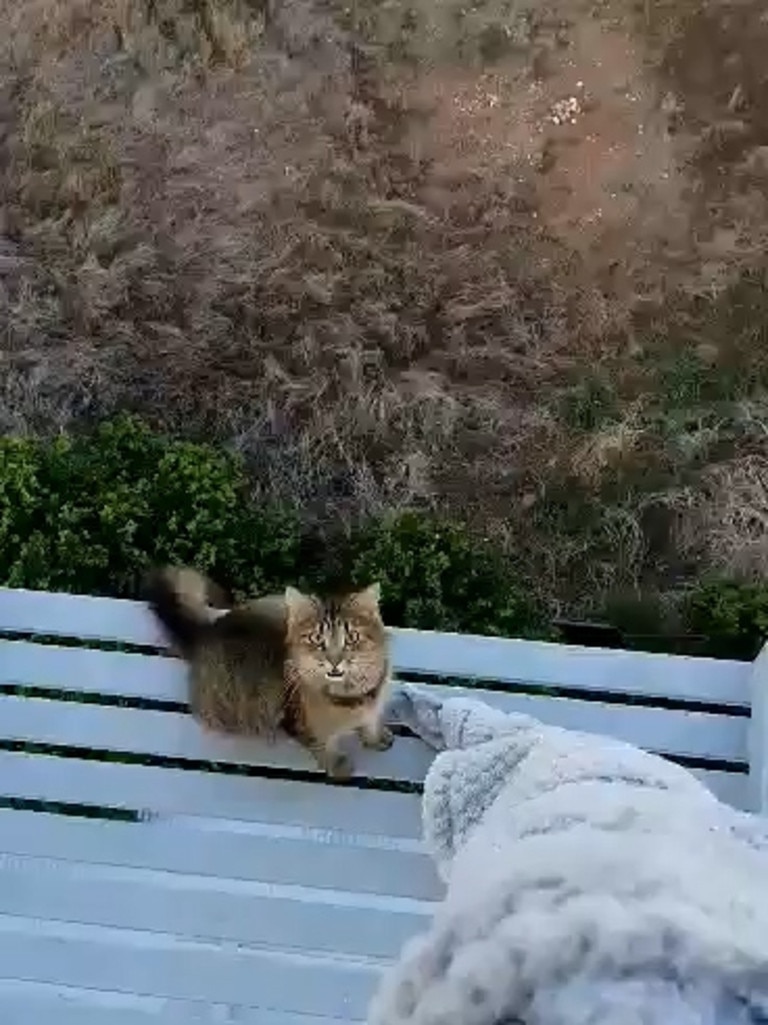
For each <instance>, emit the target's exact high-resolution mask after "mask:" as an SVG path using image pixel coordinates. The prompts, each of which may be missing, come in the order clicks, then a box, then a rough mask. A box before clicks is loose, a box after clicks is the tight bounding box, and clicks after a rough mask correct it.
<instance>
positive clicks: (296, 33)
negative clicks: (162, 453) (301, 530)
mask: <svg viewBox="0 0 768 1025" xmlns="http://www.w3.org/2000/svg"><path fill="white" fill-rule="evenodd" d="M0 17H2V24H3V25H4V33H3V37H2V40H0V127H1V128H2V132H1V133H0V152H1V154H2V161H1V162H0V167H1V168H2V177H1V179H0V187H1V189H2V218H1V221H2V222H1V223H0V306H1V309H2V312H1V314H0V316H1V317H2V323H3V327H4V332H3V344H2V351H1V356H2V358H1V360H0V387H1V389H2V390H1V391H0V429H2V431H3V432H4V433H13V434H22V435H33V436H43V437H46V436H51V435H55V434H58V433H59V432H61V431H62V430H77V429H79V428H80V427H81V426H88V425H91V424H93V423H95V422H97V421H100V420H102V419H103V418H105V417H110V416H112V415H114V414H115V413H116V412H118V411H123V410H130V411H135V412H139V413H141V414H142V415H143V416H145V417H147V418H148V419H149V421H150V422H151V423H154V424H156V425H157V426H158V427H162V428H163V429H167V430H169V431H171V432H173V433H175V434H181V435H188V436H191V437H198V438H201V437H202V438H206V439H208V440H212V441H215V442H217V443H221V444H222V445H225V446H229V447H234V448H235V449H237V450H238V451H239V452H242V453H243V454H244V455H245V457H246V459H247V461H248V465H249V468H250V473H251V480H252V482H253V487H254V489H255V496H256V499H257V501H264V502H265V503H269V504H289V505H292V506H295V507H296V508H297V509H298V510H299V511H300V515H301V517H302V518H303V520H304V521H305V522H306V523H308V524H311V525H312V526H313V528H314V529H317V530H318V531H319V532H320V534H321V535H322V534H323V533H324V532H334V531H336V530H337V529H338V528H339V526H341V527H342V528H344V529H347V528H350V527H352V526H354V525H355V524H356V523H359V522H361V521H363V520H369V519H371V518H377V517H383V516H385V515H387V514H391V513H397V512H399V511H402V510H404V509H410V508H416V509H420V510H426V511H430V510H432V511H435V512H439V513H447V514H448V515H451V516H456V517H460V518H461V519H463V520H464V521H466V522H467V523H468V524H469V526H470V529H471V530H472V531H475V532H476V533H477V535H478V536H480V537H484V538H490V539H491V540H492V541H493V543H494V544H495V545H499V546H501V547H502V548H503V549H504V551H505V552H506V553H507V554H508V555H509V556H510V557H511V558H513V559H514V562H515V565H516V567H517V570H518V572H519V575H520V578H521V579H522V580H524V581H525V582H526V586H528V587H531V588H532V590H533V591H534V592H535V596H536V598H537V599H538V600H539V601H540V602H542V603H543V604H544V605H545V606H546V608H547V609H548V610H549V611H550V613H551V614H552V615H563V614H565V615H569V616H572V617H577V616H587V615H608V616H609V618H613V619H615V620H617V621H620V620H621V619H622V616H624V618H626V617H627V616H630V618H632V617H633V616H634V617H635V622H637V615H641V614H640V613H639V612H637V608H640V607H644V608H647V607H650V606H649V605H648V603H649V602H650V605H653V606H654V607H655V604H658V603H659V602H660V603H661V606H662V608H667V607H671V606H673V605H674V603H675V600H676V597H677V596H678V595H679V594H680V593H681V592H682V591H683V590H685V588H686V587H688V586H689V585H690V583H691V581H693V580H697V579H698V580H700V579H705V578H706V577H707V576H708V574H710V573H714V574H721V575H722V574H724V575H726V576H728V577H731V578H735V579H739V580H740V579H747V580H755V579H757V580H759V579H761V578H763V577H764V575H765V572H766V569H768V338H767V337H766V312H767V311H768V291H767V290H766V277H765V271H766V259H765V247H766V234H767V231H768V205H767V200H768V88H767V84H768V83H767V81H766V80H767V79H768V65H767V64H766V62H765V53H766V52H767V51H768V19H766V16H765V13H764V5H762V4H760V3H758V2H753V0H745V2H741V3H726V2H723V0H712V2H710V3H707V4H703V3H699V2H692V0H678V2H674V3H673V2H667V0H645V2H638V3H629V2H627V0H610V2H605V3H598V4H592V3H585V2H583V0H555V2H553V3H549V4H544V3H536V4H526V3H524V2H522V0H441V2H439V3H437V2H434V0H433V2H431V3H428V2H426V0H386V2H383V3H382V2H373V0H357V2H352V3H345V2H344V0H326V2H323V0H271V2H264V0H130V2H129V0H25V2H24V3H22V4H19V3H18V2H15V0H0ZM644 603H645V604H644ZM627 609H633V610H634V611H632V612H631V613H629V612H627V611H626V610H627ZM641 618H642V615H641Z"/></svg>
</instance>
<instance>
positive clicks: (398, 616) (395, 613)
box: [349, 513, 544, 637]
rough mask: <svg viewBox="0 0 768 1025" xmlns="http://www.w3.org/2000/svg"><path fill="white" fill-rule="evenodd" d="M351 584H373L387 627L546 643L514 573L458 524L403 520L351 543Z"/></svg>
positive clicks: (537, 613)
mask: <svg viewBox="0 0 768 1025" xmlns="http://www.w3.org/2000/svg"><path fill="white" fill-rule="evenodd" d="M351 548H352V551H351V567H350V574H349V575H350V577H351V579H353V580H358V581H365V580H372V579H378V580H379V581H380V582H381V586H382V595H383V598H384V606H383V607H384V614H385V618H386V619H387V620H388V622H391V623H396V624H402V625H406V626H410V627H414V628H424V629H427V628H430V627H432V626H434V625H436V624H439V625H440V628H441V629H443V630H456V631H462V632H467V633H484V634H500V635H502V636H510V635H515V636H526V637H532V636H544V630H543V622H544V621H543V618H542V615H541V610H540V609H538V608H537V607H536V606H535V605H534V603H533V602H532V601H531V600H530V599H529V598H528V596H527V595H526V594H525V593H524V591H523V589H522V587H521V585H520V581H519V579H518V578H517V577H516V575H515V573H514V571H513V569H512V567H511V566H510V565H509V564H508V562H507V561H506V560H505V559H504V557H503V556H501V554H500V553H499V551H498V550H495V549H494V548H492V547H491V546H490V545H489V544H488V543H487V542H484V541H482V540H480V539H478V538H477V537H475V536H473V535H472V534H471V533H470V532H469V531H468V530H467V529H466V527H463V526H462V525H461V524H457V523H449V522H443V521H440V520H438V519H435V518H434V517H432V516H425V515H423V514H421V515H420V514H417V513H401V514H400V515H398V516H395V517H391V518H388V519H385V520H383V521H382V522H380V523H374V524H371V525H369V526H367V527H365V528H363V530H361V532H360V533H359V534H358V536H357V537H355V538H353V540H352V546H351Z"/></svg>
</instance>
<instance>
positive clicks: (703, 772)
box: [689, 769, 748, 811]
mask: <svg viewBox="0 0 768 1025" xmlns="http://www.w3.org/2000/svg"><path fill="white" fill-rule="evenodd" d="M689 771H690V772H692V773H693V775H694V776H696V777H697V778H698V779H700V780H701V782H702V783H703V784H704V786H705V787H707V788H708V789H709V790H711V791H712V793H713V794H714V795H715V797H717V798H718V800H720V801H722V802H723V803H724V804H730V805H731V806H732V807H734V808H738V809H739V810H740V811H748V794H747V774H746V773H745V772H720V771H718V770H716V769H690V770H689Z"/></svg>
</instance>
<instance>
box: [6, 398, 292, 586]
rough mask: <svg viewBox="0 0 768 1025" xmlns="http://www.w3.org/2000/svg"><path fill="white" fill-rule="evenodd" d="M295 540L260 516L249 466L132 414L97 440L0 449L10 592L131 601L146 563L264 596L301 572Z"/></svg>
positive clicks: (280, 517) (284, 523)
mask: <svg viewBox="0 0 768 1025" xmlns="http://www.w3.org/2000/svg"><path fill="white" fill-rule="evenodd" d="M297 538H298V532H297V528H296V524H295V522H294V521H293V520H292V518H291V516H290V515H289V514H288V513H286V512H284V511H282V510H278V511H275V510H263V509H259V510H257V509H256V508H254V506H253V505H252V503H251V502H250V500H249V493H248V483H247V476H246V474H245V470H244V467H243V464H242V462H241V461H240V460H239V459H238V458H237V457H235V456H233V455H230V454H229V453H226V452H222V451H220V450H218V449H215V448H213V447H212V446H209V445H202V444H194V443H192V442H187V441H171V440H168V439H166V438H164V437H163V436H162V435H158V434H155V433H153V432H152V431H151V430H149V428H148V427H146V426H145V425H144V424H143V423H141V421H139V420H136V419H134V418H131V417H121V418H120V419H118V420H116V421H113V422H111V423H107V424H104V425H102V426H101V427H99V428H98V429H97V430H96V432H95V433H94V434H93V435H90V436H87V437H86V436H80V437H74V438H72V437H65V438H59V439H57V440H56V441H53V442H49V443H45V442H41V441H37V440H29V439H3V440H2V442H0V579H2V581H3V583H5V584H6V585H8V586H11V587H36V588H43V589H49V590H70V591H81V592H87V593H104V594H132V593H135V591H136V588H137V585H138V581H139V577H140V575H141V573H142V572H143V570H144V569H145V568H146V566H147V565H149V564H152V563H159V562H185V563H192V564H194V565H196V566H198V567H199V568H200V569H202V570H204V571H206V572H209V573H211V574H212V575H214V576H217V577H219V578H221V579H223V580H224V582H225V583H227V584H228V585H229V586H230V587H233V588H234V589H235V590H236V591H242V592H251V591H260V590H264V589H265V588H268V587H270V586H275V584H276V583H277V582H279V581H280V580H281V579H284V578H285V576H286V574H289V573H290V571H291V569H292V568H293V566H294V563H295V550H296V546H297Z"/></svg>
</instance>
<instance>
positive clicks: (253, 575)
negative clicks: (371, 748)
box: [0, 417, 542, 636]
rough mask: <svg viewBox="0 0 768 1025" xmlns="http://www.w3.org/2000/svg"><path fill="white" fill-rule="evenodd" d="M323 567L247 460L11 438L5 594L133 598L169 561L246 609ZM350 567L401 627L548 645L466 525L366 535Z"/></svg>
mask: <svg viewBox="0 0 768 1025" xmlns="http://www.w3.org/2000/svg"><path fill="white" fill-rule="evenodd" d="M308 544H309V546H310V547H311V548H312V549H313V551H308ZM318 554H319V555H320V558H319V559H318V558H317V556H318ZM324 554H325V553H324V546H323V545H322V544H320V545H318V543H317V542H315V543H314V544H312V543H311V542H309V541H308V538H306V537H303V536H302V531H301V528H300V524H299V521H298V519H297V517H296V515H295V513H293V512H292V511H289V510H285V509H270V508H265V507H262V506H259V505H257V504H256V503H254V501H253V499H252V496H251V492H250V489H249V486H248V476H247V472H246V468H245V466H244V464H243V462H242V461H241V460H240V459H238V458H237V457H236V456H234V455H232V454H230V453H227V452H224V451H222V450H221V449H217V448H215V447H213V446H211V445H207V444H196V443H193V442H189V441H178V440H172V439H169V438H166V437H164V436H163V435H160V434H157V433H155V432H153V431H152V430H150V429H149V427H147V426H146V425H145V424H144V423H143V422H142V421H140V420H138V419H136V418H133V417H120V418H119V419H117V420H115V421H112V422H109V423H105V424H103V425H102V426H100V427H99V428H98V429H97V430H96V431H95V432H94V433H92V434H89V435H82V436H77V437H62V438H58V439H56V440H55V441H51V442H43V441H40V440H36V439H26V438H25V439H17V438H5V439H0V582H2V583H3V584H4V585H6V586H10V587H32V588H41V589H46V590H60V591H75V592H81V593H90V594H116V595H135V594H136V593H137V591H138V587H139V583H140V578H141V575H142V573H143V571H144V569H145V568H146V567H147V566H148V565H151V564H158V563H166V562H168V563H185V564H190V565H195V566H197V567H198V568H199V569H201V570H203V571H204V572H206V573H209V574H210V575H211V576H212V577H213V578H214V579H216V580H217V581H219V582H221V583H223V584H224V585H225V586H227V587H229V588H230V589H231V590H232V591H233V592H234V593H235V594H236V595H238V596H243V595H246V594H254V593H264V592H265V591H269V590H274V589H280V588H282V587H283V586H284V585H285V584H286V583H298V584H300V585H304V586H308V587H311V586H313V585H315V584H317V583H318V582H321V581H322V580H323V578H324V577H325V578H327V573H325V572H324V570H323V555H324ZM340 564H341V568H342V572H343V575H344V577H345V578H346V579H347V580H349V581H359V582H361V583H365V582H368V581H370V580H374V579H378V580H380V581H381V584H382V589H383V597H384V610H385V616H386V618H387V620H388V622H390V623H392V625H408V626H413V627H423V628H433V629H438V628H439V629H448V630H464V631H477V632H481V633H495V634H511V635H516V636H520V635H539V634H540V633H541V629H542V627H541V624H542V618H541V615H540V613H539V611H538V610H537V609H536V608H534V606H533V605H532V603H531V602H529V601H528V600H527V598H526V597H525V595H524V592H523V590H522V588H521V586H520V583H519V581H518V580H517V577H516V575H515V574H514V572H513V570H512V567H511V566H510V565H509V564H508V563H507V562H506V561H505V560H504V559H503V558H501V557H500V555H499V553H498V552H495V551H494V550H493V549H492V548H491V547H490V546H489V545H488V544H487V543H486V542H481V541H478V540H477V539H475V538H473V536H472V535H471V534H470V532H469V531H468V530H467V529H466V528H464V527H462V526H460V525H458V524H446V523H442V522H438V521H436V520H435V519H434V518H432V517H430V516H426V515H418V514H415V513H406V514H404V515H400V516H398V517H395V518H392V519H388V520H386V521H383V522H381V523H373V524H367V525H364V526H362V527H360V528H359V529H357V530H356V531H355V532H354V533H353V535H352V537H351V538H347V539H346V541H345V543H344V545H343V551H342V554H341V560H340Z"/></svg>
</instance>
